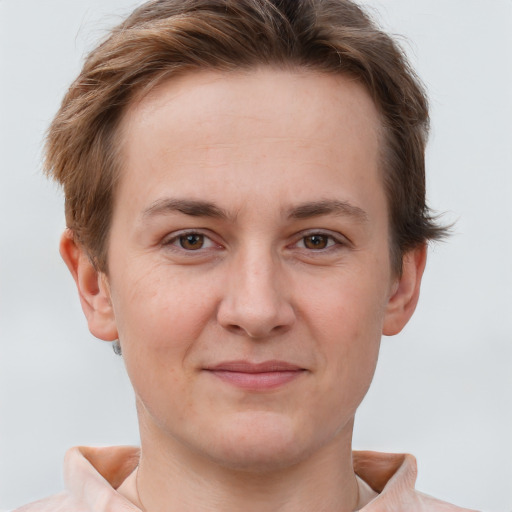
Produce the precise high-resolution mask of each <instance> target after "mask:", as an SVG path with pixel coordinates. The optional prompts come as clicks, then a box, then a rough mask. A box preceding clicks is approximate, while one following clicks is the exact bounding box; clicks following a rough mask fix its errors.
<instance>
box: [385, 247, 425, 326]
mask: <svg viewBox="0 0 512 512" xmlns="http://www.w3.org/2000/svg"><path fill="white" fill-rule="evenodd" d="M426 259H427V247H426V245H422V246H421V247H418V248H416V249H412V250H410V251H408V252H407V253H406V254H404V256H403V265H402V275H401V276H400V278H397V281H396V283H395V284H394V288H393V290H392V294H391V297H390V298H389V301H388V305H387V311H386V317H385V319H384V326H383V330H382V334H384V335H386V336H393V335H395V334H398V333H399V332H400V331H401V330H402V329H403V328H404V327H405V325H406V324H407V322H408V321H409V319H410V318H411V316H412V314H413V313H414V310H415V309H416V305H417V303H418V299H419V295H420V285H421V278H422V276H423V271H424V270H425V263H426Z"/></svg>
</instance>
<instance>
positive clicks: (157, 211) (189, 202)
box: [142, 198, 230, 219]
mask: <svg viewBox="0 0 512 512" xmlns="http://www.w3.org/2000/svg"><path fill="white" fill-rule="evenodd" d="M175 212H179V213H183V214H185V215H190V216H192V217H213V218H216V219H227V218H229V217H230V215H228V213H227V212H226V211H224V210H223V209H222V208H219V207H218V206H216V205H214V204H213V203H210V202H208V201H198V200H194V199H172V198H166V199H159V200H158V201H155V202H154V203H153V204H151V205H150V206H149V207H148V208H146V209H145V210H144V211H143V212H142V217H143V218H149V217H153V216H154V215H162V214H169V213H175Z"/></svg>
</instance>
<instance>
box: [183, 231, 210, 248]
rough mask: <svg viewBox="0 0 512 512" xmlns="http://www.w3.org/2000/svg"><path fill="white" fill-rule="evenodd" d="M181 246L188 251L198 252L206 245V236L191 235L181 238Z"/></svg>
mask: <svg viewBox="0 0 512 512" xmlns="http://www.w3.org/2000/svg"><path fill="white" fill-rule="evenodd" d="M179 243H180V246H181V247H182V248H183V249H186V250H187V251H197V250H198V249H202V248H203V245H204V235H200V234H198V233H189V234H187V235H181V236H180V237H179Z"/></svg>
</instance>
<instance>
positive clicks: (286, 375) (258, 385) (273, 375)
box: [204, 360, 306, 391]
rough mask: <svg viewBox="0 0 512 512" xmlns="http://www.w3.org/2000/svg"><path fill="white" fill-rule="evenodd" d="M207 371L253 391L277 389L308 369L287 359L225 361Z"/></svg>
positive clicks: (206, 369) (208, 367)
mask: <svg viewBox="0 0 512 512" xmlns="http://www.w3.org/2000/svg"><path fill="white" fill-rule="evenodd" d="M204 370H205V371H207V372H210V373H211V374H212V375H214V376H215V377H218V378H219V379H221V380H222V381H224V382H226V383H228V384H231V385H233V386H236V387H239V388H242V389H246V390H253V391H260V390H261V391H264V390H269V389H276V388H279V387H281V386H284V385H285V384H287V383H289V382H291V381H293V380H295V379H296V378H298V377H300V376H301V375H303V374H304V373H305V372H306V370H305V369H304V368H302V367H300V366H297V365H295V364H292V363H288V362H286V361H277V360H271V361H264V362H261V363H253V362H250V361H243V360H238V361H224V362H222V363H219V364H216V365H213V366H207V367H206V368H204Z"/></svg>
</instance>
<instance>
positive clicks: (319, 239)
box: [303, 235, 331, 250]
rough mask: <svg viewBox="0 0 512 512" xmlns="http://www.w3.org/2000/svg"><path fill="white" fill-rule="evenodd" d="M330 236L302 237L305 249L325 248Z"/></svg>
mask: <svg viewBox="0 0 512 512" xmlns="http://www.w3.org/2000/svg"><path fill="white" fill-rule="evenodd" d="M330 238H331V237H329V236H325V235H309V236H305V237H304V238H303V240H304V247H306V249H317V250H318V249H325V248H326V247H327V246H328V245H329V239H330Z"/></svg>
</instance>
